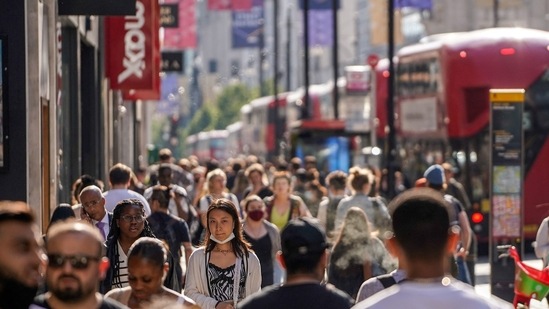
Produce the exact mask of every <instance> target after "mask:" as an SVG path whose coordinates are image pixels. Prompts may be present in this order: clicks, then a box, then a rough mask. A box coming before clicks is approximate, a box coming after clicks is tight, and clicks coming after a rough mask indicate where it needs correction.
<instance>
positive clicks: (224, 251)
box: [214, 247, 233, 256]
mask: <svg viewBox="0 0 549 309" xmlns="http://www.w3.org/2000/svg"><path fill="white" fill-rule="evenodd" d="M214 251H215V252H221V253H223V255H224V256H226V255H227V253H229V252H233V249H226V250H221V249H219V248H217V247H215V248H214Z"/></svg>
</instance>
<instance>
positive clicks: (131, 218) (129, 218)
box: [120, 215, 145, 223]
mask: <svg viewBox="0 0 549 309" xmlns="http://www.w3.org/2000/svg"><path fill="white" fill-rule="evenodd" d="M120 219H122V220H124V221H126V222H132V221H135V222H137V223H139V222H143V220H145V217H143V216H130V215H125V216H121V217H120Z"/></svg>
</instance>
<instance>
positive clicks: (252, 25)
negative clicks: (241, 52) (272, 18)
mask: <svg viewBox="0 0 549 309" xmlns="http://www.w3.org/2000/svg"><path fill="white" fill-rule="evenodd" d="M261 35H263V0H253V6H252V8H251V9H250V11H248V12H238V11H235V12H232V47H233V48H248V47H259V40H260V39H261V37H260V36H261Z"/></svg>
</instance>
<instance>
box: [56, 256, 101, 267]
mask: <svg viewBox="0 0 549 309" xmlns="http://www.w3.org/2000/svg"><path fill="white" fill-rule="evenodd" d="M97 261H99V258H98V257H95V256H86V255H61V254H48V266H49V267H51V268H61V267H63V265H65V262H69V264H70V265H71V267H72V268H74V269H86V268H88V266H89V265H90V263H91V262H97Z"/></svg>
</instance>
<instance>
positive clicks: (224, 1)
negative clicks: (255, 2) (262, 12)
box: [208, 0, 252, 11]
mask: <svg viewBox="0 0 549 309" xmlns="http://www.w3.org/2000/svg"><path fill="white" fill-rule="evenodd" d="M251 8H252V0H208V10H211V11H221V10H233V11H248V10H250V9H251Z"/></svg>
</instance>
